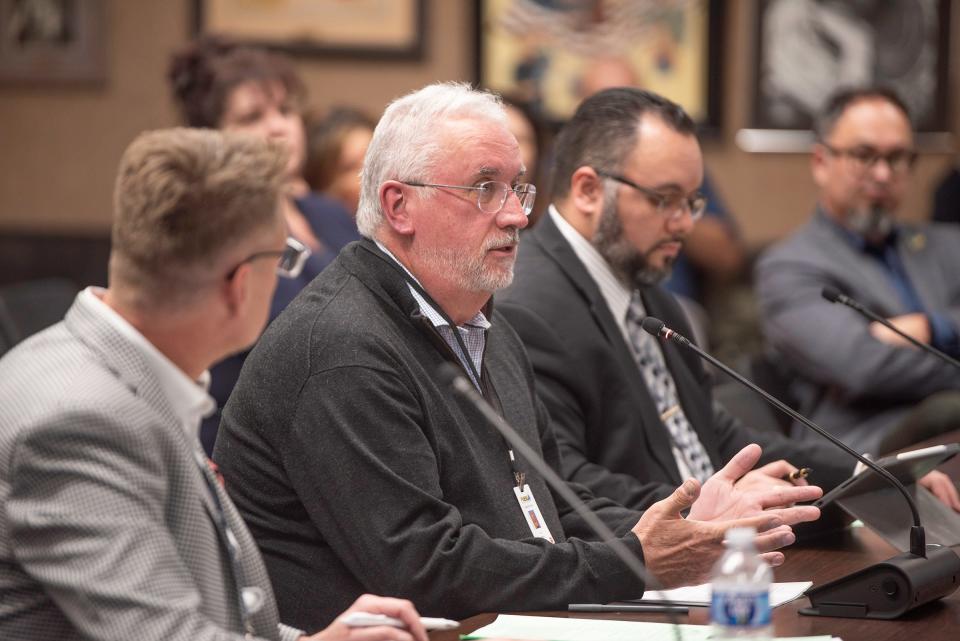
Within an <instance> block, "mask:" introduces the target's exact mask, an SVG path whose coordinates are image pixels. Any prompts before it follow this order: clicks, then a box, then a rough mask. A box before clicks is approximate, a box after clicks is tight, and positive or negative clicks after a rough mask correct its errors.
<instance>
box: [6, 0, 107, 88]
mask: <svg viewBox="0 0 960 641" xmlns="http://www.w3.org/2000/svg"><path fill="white" fill-rule="evenodd" d="M105 4H106V3H105V1H104V0H0V83H3V84H11V83H14V84H58V85H59V84H90V83H93V84H96V83H100V82H103V81H104V80H105V79H106V76H107V70H106V58H107V56H106V7H105V6H104V5H105Z"/></svg>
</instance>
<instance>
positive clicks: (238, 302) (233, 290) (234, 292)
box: [221, 263, 252, 318]
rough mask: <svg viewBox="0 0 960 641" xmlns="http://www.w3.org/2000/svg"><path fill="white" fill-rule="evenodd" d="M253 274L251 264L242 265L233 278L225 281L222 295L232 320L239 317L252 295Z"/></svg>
mask: <svg viewBox="0 0 960 641" xmlns="http://www.w3.org/2000/svg"><path fill="white" fill-rule="evenodd" d="M251 273H252V267H251V265H250V263H242V264H241V265H240V266H238V267H237V270H236V271H235V272H234V273H233V276H232V277H230V278H227V279H225V280H224V283H223V287H222V293H221V295H222V296H223V301H224V304H225V305H226V309H227V314H228V315H229V317H230V318H233V317H235V316H237V315H238V314H239V313H240V310H241V309H243V306H244V304H246V302H247V297H248V296H249V293H250V274H251Z"/></svg>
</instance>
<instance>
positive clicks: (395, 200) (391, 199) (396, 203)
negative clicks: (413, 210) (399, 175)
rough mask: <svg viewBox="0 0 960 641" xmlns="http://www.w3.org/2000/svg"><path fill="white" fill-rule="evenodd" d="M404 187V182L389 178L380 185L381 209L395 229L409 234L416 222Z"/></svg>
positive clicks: (399, 232) (405, 234)
mask: <svg viewBox="0 0 960 641" xmlns="http://www.w3.org/2000/svg"><path fill="white" fill-rule="evenodd" d="M403 187H404V185H403V183H401V182H398V181H396V180H388V181H386V182H385V183H383V184H382V185H380V210H381V211H382V212H383V217H384V219H385V220H386V221H387V224H388V225H390V227H391V229H393V231H395V232H396V233H398V234H401V235H404V236H409V235H411V234H413V231H414V224H413V220H412V219H411V217H410V211H409V209H408V208H407V204H408V203H409V200H408V199H407V196H406V193H404V189H403Z"/></svg>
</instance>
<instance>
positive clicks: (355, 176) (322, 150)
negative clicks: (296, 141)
mask: <svg viewBox="0 0 960 641" xmlns="http://www.w3.org/2000/svg"><path fill="white" fill-rule="evenodd" d="M376 126H377V123H376V121H374V120H373V119H372V118H370V117H369V116H367V115H366V114H365V113H363V112H362V111H359V110H357V109H354V108H353V107H334V108H333V109H331V110H330V111H329V112H328V113H327V114H326V115H325V116H323V117H322V118H318V119H316V120H314V121H313V122H310V120H309V119H308V125H307V164H306V168H305V169H304V172H303V175H304V178H306V180H307V183H308V184H309V185H310V188H311V189H313V190H314V191H317V192H321V193H323V194H326V195H328V196H330V197H331V198H334V199H336V200H338V201H340V202H341V203H342V204H343V206H344V207H346V208H347V211H349V212H350V213H351V214H354V215H355V214H356V211H357V205H358V203H359V202H360V169H361V168H362V167H363V157H364V155H365V154H366V152H367V145H369V144H370V139H371V138H372V137H373V129H374V127H376Z"/></svg>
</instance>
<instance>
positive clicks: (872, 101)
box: [756, 88, 960, 453]
mask: <svg viewBox="0 0 960 641" xmlns="http://www.w3.org/2000/svg"><path fill="white" fill-rule="evenodd" d="M816 133H817V137H818V141H817V143H816V144H815V145H814V148H813V156H812V162H811V165H812V170H813V178H814V181H815V182H816V184H817V186H818V188H819V202H818V205H817V208H816V211H815V212H814V215H813V218H812V219H811V220H810V221H809V222H808V223H807V224H806V226H804V227H803V228H801V229H800V230H799V231H797V232H796V233H795V234H794V235H793V236H791V237H790V238H788V239H787V240H786V241H784V242H783V243H781V244H779V245H777V246H776V247H774V248H772V249H771V250H769V251H768V252H767V253H766V255H764V256H763V258H762V259H761V260H760V262H759V264H758V266H757V270H756V277H757V292H758V296H759V300H760V307H761V313H762V316H763V324H764V329H765V332H766V335H767V338H768V339H769V341H770V342H771V343H772V345H773V347H774V348H775V349H776V350H777V352H778V353H779V355H780V357H781V358H783V359H784V360H785V361H786V363H787V364H788V365H789V366H790V367H791V368H792V369H793V370H795V372H796V373H797V374H798V375H799V377H800V383H799V384H798V386H797V392H798V393H797V398H798V399H799V400H800V402H801V405H802V407H801V410H802V411H804V412H805V413H807V414H809V415H810V416H811V417H812V418H813V419H814V420H815V421H817V422H818V423H820V424H822V425H823V426H825V427H827V428H828V429H832V430H833V431H834V432H835V433H836V434H837V435H838V436H840V437H841V438H843V439H844V440H845V441H846V442H847V443H848V444H850V445H851V446H854V447H857V448H858V449H861V450H863V451H868V452H877V453H879V452H882V451H884V450H889V449H893V448H897V447H902V446H905V445H908V444H910V443H911V442H916V441H919V440H922V439H923V438H925V437H926V436H928V435H930V433H932V432H937V431H942V430H943V429H955V428H956V427H957V425H960V400H958V398H960V397H958V395H957V390H958V389H960V372H958V371H957V370H956V369H954V368H953V367H951V366H950V365H948V364H946V363H944V362H942V361H940V360H939V359H937V358H935V357H933V356H931V355H928V354H926V353H924V352H922V351H920V350H918V349H914V348H913V347H912V346H910V345H909V344H908V343H906V342H905V341H904V340H903V339H902V338H900V337H899V336H897V335H896V334H894V333H893V332H890V331H889V330H887V329H886V328H884V327H883V326H882V325H880V324H878V323H871V322H869V321H867V320H865V319H864V318H862V317H861V316H859V315H858V314H857V313H856V312H854V311H853V310H851V309H849V308H846V307H843V306H841V305H838V304H831V303H829V302H827V301H826V300H824V299H823V298H822V297H821V291H822V290H823V288H824V287H832V288H835V289H836V290H839V291H840V292H841V293H843V294H846V295H848V296H850V297H852V298H855V299H857V300H859V301H860V302H862V303H863V304H864V305H865V306H866V307H867V308H869V309H871V310H873V311H874V312H876V313H878V314H880V315H881V316H883V317H885V318H887V319H888V320H889V321H890V322H891V323H893V324H894V325H895V326H897V327H898V328H899V329H901V330H903V331H905V332H906V333H907V334H910V335H911V336H913V337H914V338H916V339H917V340H919V341H922V342H924V343H929V344H931V345H933V346H935V347H937V348H939V349H941V350H944V351H945V352H947V353H949V354H952V355H953V356H954V357H957V356H960V340H958V337H960V230H958V229H956V228H955V227H953V226H949V225H919V224H907V223H902V222H897V221H895V220H894V218H893V212H894V211H895V210H896V209H897V207H898V205H899V204H900V200H901V198H902V196H903V194H904V192H905V191H906V189H907V186H908V183H909V177H910V171H911V168H912V165H913V162H914V159H915V158H916V152H915V151H914V141H913V133H912V131H911V125H910V120H909V116H908V113H907V109H906V107H905V106H904V104H903V102H902V101H901V100H900V99H899V98H898V97H897V96H896V95H895V94H893V93H892V92H890V91H887V90H883V89H874V88H870V89H858V90H846V91H843V92H840V93H838V94H837V95H835V96H834V97H832V98H831V99H830V100H829V101H828V103H827V105H826V107H825V109H824V112H823V114H822V115H821V116H820V118H819V120H818V122H817V124H816ZM945 392H946V393H945ZM934 395H935V396H934ZM925 399H929V400H928V401H927V402H926V403H924V404H922V406H921V407H918V404H920V403H921V402H922V401H924V400H925ZM797 435H798V436H802V437H806V436H807V433H806V432H798V434H797Z"/></svg>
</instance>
